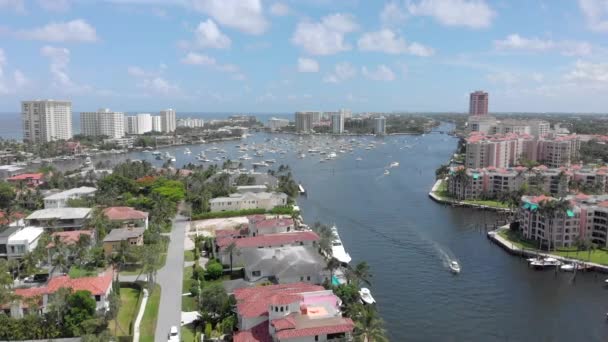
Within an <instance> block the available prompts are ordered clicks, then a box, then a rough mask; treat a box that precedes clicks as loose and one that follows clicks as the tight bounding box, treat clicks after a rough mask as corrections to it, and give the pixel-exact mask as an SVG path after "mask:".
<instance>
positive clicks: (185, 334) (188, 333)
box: [180, 324, 196, 342]
mask: <svg viewBox="0 0 608 342" xmlns="http://www.w3.org/2000/svg"><path fill="white" fill-rule="evenodd" d="M180 335H181V340H182V341H184V342H191V341H194V338H195V337H196V332H195V331H194V327H192V324H187V325H184V326H182V329H181V331H180Z"/></svg>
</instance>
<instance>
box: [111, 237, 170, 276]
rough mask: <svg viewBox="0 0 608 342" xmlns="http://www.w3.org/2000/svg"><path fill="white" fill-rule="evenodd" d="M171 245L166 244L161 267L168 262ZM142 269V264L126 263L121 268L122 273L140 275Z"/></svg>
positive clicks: (161, 256)
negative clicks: (168, 250)
mask: <svg viewBox="0 0 608 342" xmlns="http://www.w3.org/2000/svg"><path fill="white" fill-rule="evenodd" d="M168 248H169V245H168V244H166V245H165V251H164V252H163V253H162V254H161V255H160V262H159V267H158V268H159V269H161V268H163V267H164V266H165V263H166V262H167V249H168ZM141 271H142V266H141V265H140V264H132V265H124V266H123V267H122V269H121V270H120V274H121V275H138V274H140V273H141Z"/></svg>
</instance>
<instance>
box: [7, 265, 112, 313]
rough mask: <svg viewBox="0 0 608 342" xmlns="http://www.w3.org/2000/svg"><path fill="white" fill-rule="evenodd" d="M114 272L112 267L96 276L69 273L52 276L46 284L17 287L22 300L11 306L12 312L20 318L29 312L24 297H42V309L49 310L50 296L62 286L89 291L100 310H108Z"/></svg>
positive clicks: (16, 292) (42, 310) (17, 293)
mask: <svg viewBox="0 0 608 342" xmlns="http://www.w3.org/2000/svg"><path fill="white" fill-rule="evenodd" d="M113 278H114V273H113V271H112V270H111V269H107V270H105V271H103V272H102V273H101V274H99V275H97V276H96V277H84V278H70V277H69V276H67V275H64V276H59V277H55V278H52V279H51V280H50V281H49V282H48V283H47V284H46V285H44V286H41V287H31V288H25V289H16V290H15V295H17V296H18V297H20V298H21V299H22V300H21V301H15V302H14V303H13V305H12V306H11V308H10V314H11V316H13V317H16V318H20V317H23V316H24V315H25V314H27V309H28V308H27V305H26V304H25V303H24V301H23V299H26V298H32V297H40V304H41V306H40V311H41V312H43V313H44V312H47V310H48V304H49V296H52V295H53V293H55V292H57V290H59V289H61V288H70V289H72V290H73V291H81V290H84V291H89V292H91V297H92V298H93V299H94V300H95V303H96V305H97V310H98V311H106V310H108V308H109V300H108V296H109V295H110V292H111V291H112V279H113Z"/></svg>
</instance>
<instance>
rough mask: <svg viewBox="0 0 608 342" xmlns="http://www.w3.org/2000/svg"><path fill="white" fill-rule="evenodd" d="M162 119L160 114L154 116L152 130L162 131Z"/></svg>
mask: <svg viewBox="0 0 608 342" xmlns="http://www.w3.org/2000/svg"><path fill="white" fill-rule="evenodd" d="M162 121H163V120H162V118H161V117H160V115H154V116H152V131H154V132H162Z"/></svg>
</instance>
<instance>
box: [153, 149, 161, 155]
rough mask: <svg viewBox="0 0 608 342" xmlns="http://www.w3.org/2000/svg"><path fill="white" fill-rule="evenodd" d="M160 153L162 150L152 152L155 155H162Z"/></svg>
mask: <svg viewBox="0 0 608 342" xmlns="http://www.w3.org/2000/svg"><path fill="white" fill-rule="evenodd" d="M160 154H161V153H160V151H158V150H156V151H153V152H152V155H154V156H158V155H160Z"/></svg>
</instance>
